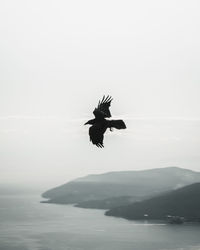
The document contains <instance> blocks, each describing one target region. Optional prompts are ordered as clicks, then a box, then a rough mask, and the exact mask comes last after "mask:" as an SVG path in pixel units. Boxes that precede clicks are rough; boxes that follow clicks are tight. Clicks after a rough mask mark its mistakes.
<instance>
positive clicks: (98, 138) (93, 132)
mask: <svg viewBox="0 0 200 250" xmlns="http://www.w3.org/2000/svg"><path fill="white" fill-rule="evenodd" d="M103 134H104V131H103V130H102V129H100V128H99V126H97V125H93V126H92V127H90V128H89V135H90V141H92V143H93V144H95V145H96V146H97V147H100V148H103V147H104V146H103V137H104V136H103Z"/></svg>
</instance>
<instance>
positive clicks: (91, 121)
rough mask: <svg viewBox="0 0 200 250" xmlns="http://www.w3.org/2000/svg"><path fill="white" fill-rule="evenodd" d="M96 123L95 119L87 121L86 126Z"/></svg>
mask: <svg viewBox="0 0 200 250" xmlns="http://www.w3.org/2000/svg"><path fill="white" fill-rule="evenodd" d="M94 123H95V119H92V120H89V121H87V122H86V123H85V124H84V125H88V124H89V125H93V124H94Z"/></svg>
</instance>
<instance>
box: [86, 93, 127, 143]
mask: <svg viewBox="0 0 200 250" xmlns="http://www.w3.org/2000/svg"><path fill="white" fill-rule="evenodd" d="M112 100H113V98H112V97H111V96H109V95H107V96H105V95H104V96H103V98H102V100H100V101H99V103H98V106H97V108H95V109H94V111H93V114H94V116H95V118H94V119H92V120H89V121H87V122H86V123H85V124H84V125H92V126H91V127H90V128H89V137H90V141H91V142H92V143H93V144H94V145H96V146H97V147H99V148H103V147H104V144H103V139H104V133H105V132H106V130H107V128H109V129H110V131H113V128H116V129H125V128H126V125H125V123H124V121H123V120H108V119H106V118H110V117H111V113H110V110H109V107H110V105H111V102H112Z"/></svg>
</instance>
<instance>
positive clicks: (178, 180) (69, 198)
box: [42, 167, 200, 208]
mask: <svg viewBox="0 0 200 250" xmlns="http://www.w3.org/2000/svg"><path fill="white" fill-rule="evenodd" d="M195 182H200V173H199V172H194V171H191V170H188V169H182V168H177V167H168V168H158V169H150V170H142V171H121V172H109V173H104V174H99V175H89V176H86V177H82V178H78V179H75V180H73V181H71V182H68V183H66V184H64V185H61V186H58V187H56V188H53V189H50V190H48V191H46V192H45V193H43V194H42V197H44V198H46V199H48V200H47V201H45V202H48V203H59V204H70V203H71V204H77V203H81V202H85V201H92V200H104V199H108V198H109V199H110V198H111V199H113V198H115V197H121V196H131V197H133V199H134V197H137V198H136V199H135V201H137V200H143V199H145V198H147V197H153V196H155V195H158V194H160V193H163V192H166V191H168V190H173V189H177V188H178V187H182V186H186V185H189V184H192V183H195ZM119 205H121V204H119ZM108 208H109V207H108Z"/></svg>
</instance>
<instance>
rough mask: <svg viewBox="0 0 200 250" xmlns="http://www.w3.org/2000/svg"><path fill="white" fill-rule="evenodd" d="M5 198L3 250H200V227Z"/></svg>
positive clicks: (0, 205)
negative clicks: (127, 217) (122, 217)
mask: <svg viewBox="0 0 200 250" xmlns="http://www.w3.org/2000/svg"><path fill="white" fill-rule="evenodd" d="M40 200H41V198H40V197H39V196H37V195H31V196H28V195H25V196H20V195H15V196H12V195H10V196H1V197H0V250H134V249H135V250H172V249H173V250H199V249H200V239H199V225H194V224H193V225H186V224H185V225H167V224H164V223H160V224H154V223H152V222H151V223H150V222H147V221H146V222H139V221H128V220H124V219H119V218H114V217H107V216H104V211H103V210H92V209H81V208H75V207H73V206H71V205H70V206H68V205H54V204H43V203H39V202H40Z"/></svg>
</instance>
